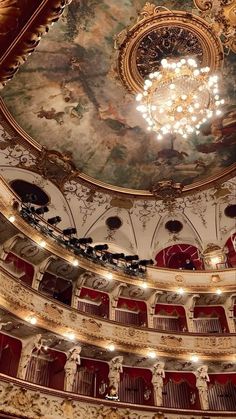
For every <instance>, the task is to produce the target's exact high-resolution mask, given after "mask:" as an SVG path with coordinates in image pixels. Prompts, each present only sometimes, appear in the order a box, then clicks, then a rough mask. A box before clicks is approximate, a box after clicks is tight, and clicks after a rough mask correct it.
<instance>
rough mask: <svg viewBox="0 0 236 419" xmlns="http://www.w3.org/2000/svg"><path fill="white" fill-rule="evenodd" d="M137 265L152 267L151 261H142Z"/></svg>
mask: <svg viewBox="0 0 236 419" xmlns="http://www.w3.org/2000/svg"><path fill="white" fill-rule="evenodd" d="M139 265H141V266H148V265H154V262H153V260H152V259H142V260H140V261H139Z"/></svg>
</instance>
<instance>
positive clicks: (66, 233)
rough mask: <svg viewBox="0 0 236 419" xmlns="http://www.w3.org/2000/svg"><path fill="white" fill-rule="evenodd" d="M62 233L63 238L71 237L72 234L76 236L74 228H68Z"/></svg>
mask: <svg viewBox="0 0 236 419" xmlns="http://www.w3.org/2000/svg"><path fill="white" fill-rule="evenodd" d="M62 233H63V234H64V236H71V235H72V234H76V233H77V230H76V228H74V227H70V228H65V229H64V230H62Z"/></svg>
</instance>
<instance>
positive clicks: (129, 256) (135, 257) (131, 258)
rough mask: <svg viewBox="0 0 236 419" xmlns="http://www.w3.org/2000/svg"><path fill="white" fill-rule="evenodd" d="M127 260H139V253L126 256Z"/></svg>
mask: <svg viewBox="0 0 236 419" xmlns="http://www.w3.org/2000/svg"><path fill="white" fill-rule="evenodd" d="M125 260H126V262H132V261H133V260H139V257H138V255H128V256H125Z"/></svg>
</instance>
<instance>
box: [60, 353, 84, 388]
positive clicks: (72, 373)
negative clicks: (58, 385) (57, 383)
mask: <svg viewBox="0 0 236 419" xmlns="http://www.w3.org/2000/svg"><path fill="white" fill-rule="evenodd" d="M81 349H82V348H81V346H79V345H76V346H74V347H73V348H72V349H70V350H69V351H68V352H67V360H66V363H65V366H64V370H65V379H64V390H65V391H73V385H74V382H75V377H76V373H77V367H78V365H80V352H81Z"/></svg>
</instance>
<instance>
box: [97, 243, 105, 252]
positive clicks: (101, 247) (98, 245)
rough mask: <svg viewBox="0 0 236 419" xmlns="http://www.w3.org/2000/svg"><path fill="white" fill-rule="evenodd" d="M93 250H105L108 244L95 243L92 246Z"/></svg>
mask: <svg viewBox="0 0 236 419" xmlns="http://www.w3.org/2000/svg"><path fill="white" fill-rule="evenodd" d="M94 250H95V251H98V252H105V250H108V245H107V244H96V246H94Z"/></svg>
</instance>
